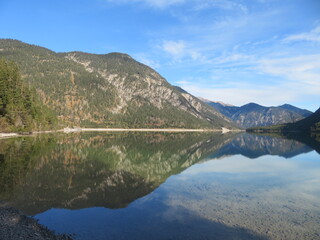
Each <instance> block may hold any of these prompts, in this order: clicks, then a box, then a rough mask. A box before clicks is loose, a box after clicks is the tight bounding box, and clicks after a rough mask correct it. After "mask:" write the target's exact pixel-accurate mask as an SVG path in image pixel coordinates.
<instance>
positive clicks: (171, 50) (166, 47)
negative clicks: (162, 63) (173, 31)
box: [160, 40, 204, 61]
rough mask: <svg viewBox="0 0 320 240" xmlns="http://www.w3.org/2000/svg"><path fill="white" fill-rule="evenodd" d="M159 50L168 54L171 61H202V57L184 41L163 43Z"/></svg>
mask: <svg viewBox="0 0 320 240" xmlns="http://www.w3.org/2000/svg"><path fill="white" fill-rule="evenodd" d="M160 49H161V50H162V51H164V52H165V53H167V54H169V56H170V57H171V58H173V60H175V61H177V60H181V59H184V58H190V59H191V60H204V57H203V55H202V54H201V53H200V52H199V51H197V49H195V48H192V47H190V46H188V45H187V44H186V42H185V41H181V40H180V41H167V40H165V41H163V43H162V45H161V46H160Z"/></svg>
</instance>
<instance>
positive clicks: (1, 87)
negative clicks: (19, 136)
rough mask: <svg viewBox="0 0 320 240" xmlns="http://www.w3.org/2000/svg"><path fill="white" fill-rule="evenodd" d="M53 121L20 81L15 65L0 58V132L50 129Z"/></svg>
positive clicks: (53, 124)
mask: <svg viewBox="0 0 320 240" xmlns="http://www.w3.org/2000/svg"><path fill="white" fill-rule="evenodd" d="M56 120H57V119H56V118H55V117H54V114H53V113H52V112H51V111H50V110H49V109H48V108H47V107H45V106H44V105H43V104H42V103H41V102H40V101H39V99H38V98H37V97H36V94H35V92H34V91H32V90H31V89H30V88H29V86H28V85H26V84H25V83H24V82H23V81H22V79H21V76H20V72H19V69H18V67H17V65H16V64H15V63H14V62H8V61H5V60H3V59H0V131H1V132H6V131H15V130H18V131H28V130H33V129H46V128H52V127H54V126H55V124H56Z"/></svg>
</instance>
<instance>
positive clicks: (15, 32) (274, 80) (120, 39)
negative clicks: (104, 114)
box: [0, 0, 320, 111]
mask: <svg viewBox="0 0 320 240" xmlns="http://www.w3.org/2000/svg"><path fill="white" fill-rule="evenodd" d="M0 38H13V39H18V40H21V41H24V42H27V43H31V44H37V45H40V46H44V47H47V48H49V49H51V50H54V51H57V52H64V51H73V50H78V51H85V52H91V53H109V52H124V53H128V54H130V55H131V56H132V57H134V58H135V59H137V60H138V61H141V62H143V63H145V64H147V65H150V66H151V67H153V68H155V69H156V70H157V71H158V72H159V73H160V74H161V75H162V76H164V77H165V78H166V79H167V80H168V81H169V82H170V83H171V84H174V85H178V86H181V87H182V88H184V89H186V90H187V91H189V92H190V93H192V94H193V95H195V96H201V97H204V98H207V99H210V100H213V101H223V102H226V103H230V104H234V105H237V106H239V105H243V104H246V103H249V102H256V103H259V104H262V105H265V106H272V105H273V106H276V105H281V104H283V103H290V104H293V105H296V106H298V107H302V108H307V109H310V110H313V111H314V110H316V109H317V108H318V107H320V1H319V0H166V1H165V0H52V1H49V0H47V1H44V0H29V1H25V0H0Z"/></svg>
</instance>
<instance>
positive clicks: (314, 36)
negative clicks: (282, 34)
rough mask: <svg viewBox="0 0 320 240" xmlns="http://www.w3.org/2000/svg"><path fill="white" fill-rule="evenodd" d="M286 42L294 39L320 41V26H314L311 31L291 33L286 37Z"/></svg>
mask: <svg viewBox="0 0 320 240" xmlns="http://www.w3.org/2000/svg"><path fill="white" fill-rule="evenodd" d="M284 41H285V42H292V41H311V42H320V26H318V27H316V28H314V29H313V30H311V31H310V32H304V33H300V34H295V35H290V36H288V37H286V38H285V39H284Z"/></svg>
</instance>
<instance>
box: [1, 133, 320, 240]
mask: <svg viewBox="0 0 320 240" xmlns="http://www.w3.org/2000/svg"><path fill="white" fill-rule="evenodd" d="M0 143H1V144H0V198H1V199H2V200H4V201H5V202H6V204H8V205H12V206H14V207H16V208H19V209H22V210H23V211H24V212H26V213H27V214H30V215H35V214H37V215H36V217H37V218H38V219H40V222H41V223H43V224H45V225H47V226H48V227H49V228H51V229H54V230H56V231H59V232H61V233H75V234H76V239H106V238H108V239H299V240H301V239H317V237H319V236H320V232H319V230H318V229H319V226H320V200H319V199H320V191H319V188H318V186H319V183H320V161H318V160H319V155H318V154H317V153H316V152H314V151H312V148H311V147H309V146H307V145H305V144H304V143H301V142H299V141H296V140H294V139H285V138H281V137H280V138H272V137H270V136H257V135H248V134H239V135H234V134H230V135H228V134H227V135H220V134H195V133H189V134H182V133H175V134H148V133H143V134H142V133H139V134H134V133H130V134H121V133H118V134H106V133H103V134H89V133H86V134H71V135H51V136H50V135H47V136H45V135H43V136H39V137H25V138H15V139H7V140H1V142H0ZM315 144H316V145H317V143H315ZM217 160H219V161H217ZM68 209H81V210H77V211H74V210H73V211H71V210H68Z"/></svg>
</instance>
